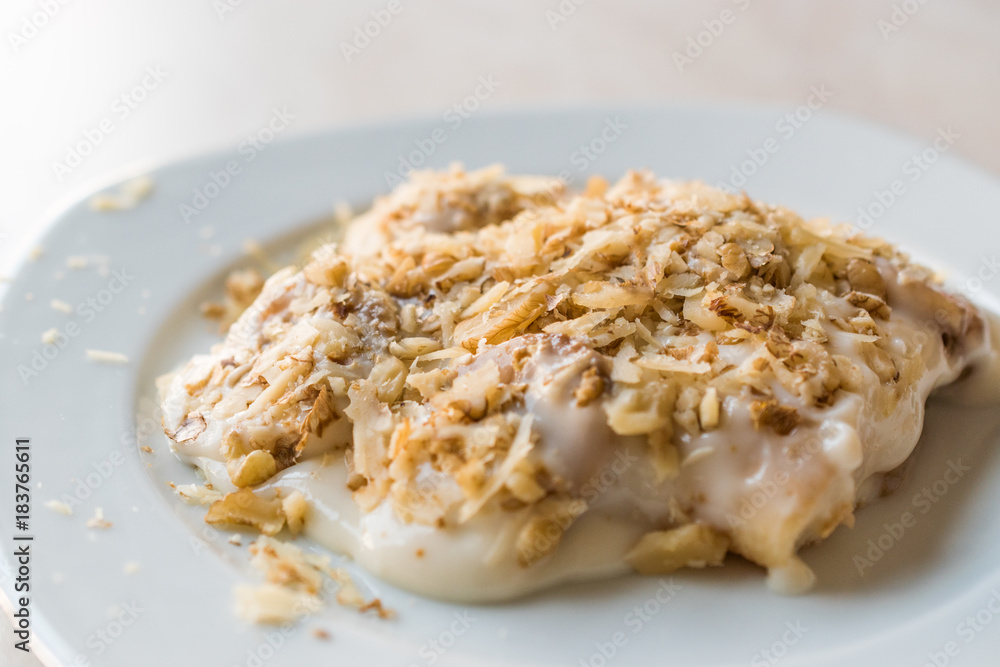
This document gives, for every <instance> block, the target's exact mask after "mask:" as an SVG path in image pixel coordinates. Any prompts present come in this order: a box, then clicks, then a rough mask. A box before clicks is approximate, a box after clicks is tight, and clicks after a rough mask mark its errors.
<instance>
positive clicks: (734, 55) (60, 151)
mask: <svg viewBox="0 0 1000 667" xmlns="http://www.w3.org/2000/svg"><path fill="white" fill-rule="evenodd" d="M0 33H2V44H0V83H2V90H3V96H4V99H6V100H7V102H6V103H4V104H2V105H0V150H2V154H0V183H2V186H0V193H2V197H0V276H5V275H10V274H11V273H12V272H13V271H14V270H15V268H16V265H17V263H18V262H19V261H20V260H21V259H22V258H23V257H24V256H25V255H26V254H27V253H28V252H29V251H30V250H31V249H32V248H33V247H34V246H35V244H36V243H37V239H38V236H39V234H40V233H41V232H43V231H44V229H45V226H46V224H47V219H48V215H49V213H50V212H51V211H52V210H53V209H54V208H58V207H59V206H60V203H61V202H62V203H65V202H66V201H67V200H71V199H73V198H76V197H78V196H80V195H82V194H85V193H86V191H87V190H89V189H91V188H92V187H94V186H95V185H99V184H101V183H103V182H106V181H108V180H109V179H112V178H115V177H116V176H118V175H122V174H123V173H124V172H125V171H126V170H127V169H128V168H129V167H130V166H133V165H136V164H137V163H139V164H146V165H151V164H157V163H162V162H164V161H169V160H173V159H175V158H179V157H184V156H188V155H191V154H195V153H200V152H203V151H207V150H212V149H225V148H233V147H235V146H237V145H238V144H239V143H240V142H242V141H244V140H245V139H246V138H247V136H248V135H250V134H251V133H256V132H257V130H258V129H260V128H261V127H262V126H264V125H265V124H266V123H267V122H268V121H269V119H271V118H272V116H273V115H274V114H275V113H276V110H277V112H279V113H281V114H283V116H284V117H287V118H288V122H287V127H285V128H283V130H282V135H283V136H285V135H289V136H290V135H294V134H299V133H302V132H309V131H314V130H317V129H320V128H326V127H343V126H348V125H351V124H355V123H370V122H373V121H378V120H382V119H393V118H398V117H403V116H412V115H423V116H427V117H431V118H439V117H443V116H444V115H445V114H447V113H449V110H452V109H453V107H454V106H455V105H456V104H460V103H462V102H463V101H464V100H465V99H466V98H468V97H469V96H470V95H475V94H476V91H477V88H478V89H479V91H480V92H483V91H487V90H488V91H489V92H488V94H485V95H481V96H480V98H479V100H478V102H477V106H479V110H477V113H496V112H502V111H504V110H509V109H524V108H534V107H543V106H548V107H551V106H563V107H571V106H581V105H588V104H599V103H614V104H616V105H621V104H625V103H629V102H636V103H647V104H650V103H651V104H672V103H684V102H692V101H695V102H713V103H719V104H727V105H743V104H755V103H757V104H769V105H782V106H788V107H789V108H791V107H796V106H799V105H801V104H803V103H805V102H806V100H807V98H808V97H809V96H810V95H811V94H814V93H815V92H816V91H823V93H824V96H825V97H826V98H828V99H827V101H826V102H825V103H824V107H825V108H828V109H833V110H837V111H841V112H847V113H850V114H855V115H858V116H862V117H865V118H868V119H871V120H874V121H878V122H881V123H883V124H886V125H890V126H893V127H895V128H898V129H899V130H902V131H905V132H908V133H910V134H913V135H915V136H916V137H918V138H920V139H923V140H924V141H926V142H930V141H932V140H933V138H934V136H935V134H936V133H937V131H938V129H939V128H943V127H951V128H952V129H953V131H954V132H955V133H957V135H958V139H957V142H956V144H955V149H954V150H955V152H956V153H958V154H960V155H962V156H964V157H966V158H968V159H971V160H972V161H973V162H975V163H978V164H979V165H980V166H983V167H985V168H987V169H989V170H991V171H993V172H994V173H996V174H1000V123H998V122H997V109H998V107H1000V76H998V66H1000V3H998V2H996V1H995V0H950V1H949V2H940V1H928V0H840V1H839V2H836V3H833V2H803V1H802V0H699V1H697V2H695V1H693V0H690V1H677V2H665V1H662V0H614V1H612V0H534V1H531V0H504V1H503V2H500V1H499V0H494V1H492V2H476V3H470V2H461V1H459V0H439V1H438V2H433V3H432V2H419V1H416V0H364V1H362V0H355V1H353V2H349V3H348V2H323V1H321V0H284V1H283V2H276V1H271V2H267V1H265V0H171V1H170V2H151V1H149V0H145V1H144V0H90V1H89V2H83V1H82V0H4V2H3V4H2V9H0ZM451 113H454V111H451ZM0 290H2V286H0ZM0 617H2V615H0ZM7 623H8V621H7V619H6V618H2V620H0V636H3V637H5V638H8V637H10V634H9V633H10V629H9V627H8V626H7ZM9 644H10V642H9V641H7V639H5V640H4V641H3V645H2V648H0V664H2V665H8V664H14V665H21V664H24V665H37V663H32V662H26V661H23V660H22V656H20V655H18V656H11V655H10V654H9V653H8V652H9V651H11V649H10V646H9Z"/></svg>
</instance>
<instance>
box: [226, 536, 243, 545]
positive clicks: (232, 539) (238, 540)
mask: <svg viewBox="0 0 1000 667" xmlns="http://www.w3.org/2000/svg"><path fill="white" fill-rule="evenodd" d="M228 541H229V543H230V544H233V545H235V546H238V547H241V546H243V538H242V537H241V536H240V534H239V533H233V534H232V535H230V536H229V540H228Z"/></svg>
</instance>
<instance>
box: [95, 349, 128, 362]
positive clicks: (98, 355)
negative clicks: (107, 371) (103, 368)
mask: <svg viewBox="0 0 1000 667" xmlns="http://www.w3.org/2000/svg"><path fill="white" fill-rule="evenodd" d="M87 358H88V359H90V360H91V361H96V362H98V363H101V364H127V363H128V357H126V356H125V355H124V354H121V353H119V352H105V351H104V350H87Z"/></svg>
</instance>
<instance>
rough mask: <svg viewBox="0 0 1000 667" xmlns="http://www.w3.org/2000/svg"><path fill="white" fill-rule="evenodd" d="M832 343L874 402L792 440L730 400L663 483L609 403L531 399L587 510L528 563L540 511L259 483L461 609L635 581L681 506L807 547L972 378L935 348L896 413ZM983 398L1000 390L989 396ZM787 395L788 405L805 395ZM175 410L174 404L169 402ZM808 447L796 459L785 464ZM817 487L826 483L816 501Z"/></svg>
mask: <svg viewBox="0 0 1000 667" xmlns="http://www.w3.org/2000/svg"><path fill="white" fill-rule="evenodd" d="M887 282H888V281H887ZM894 301H895V304H898V303H901V302H905V300H903V299H895V300H894ZM922 316H923V314H922V313H919V312H918V313H911V312H907V310H906V309H904V308H899V307H897V308H896V309H895V311H894V314H893V319H892V322H891V323H886V325H885V326H886V329H887V330H888V333H889V334H890V336H891V337H892V338H893V340H894V341H895V342H894V344H896V345H900V346H903V348H902V349H913V348H912V347H910V348H907V346H912V344H913V342H914V340H915V337H916V336H918V335H920V334H921V332H922V331H923V330H922V329H921V328H920V324H919V322H920V321H921V318H922ZM987 324H988V327H989V329H990V331H989V335H988V336H987V337H986V338H987V340H990V339H991V340H992V341H993V345H992V347H991V346H990V345H989V344H988V343H987V344H984V345H983V346H982V347H981V348H980V349H978V350H975V351H972V352H971V353H970V354H968V355H967V357H968V359H969V360H970V361H971V362H972V363H973V366H974V370H973V372H972V377H970V378H968V379H967V380H966V381H965V382H964V387H962V388H958V389H957V390H956V389H952V390H951V391H950V392H949V393H950V395H951V397H952V398H953V399H954V400H962V401H966V400H967V397H966V396H967V394H972V395H974V397H975V398H976V400H977V401H979V400H985V399H988V398H992V399H993V400H996V399H997V394H998V389H997V378H998V377H1000V361H998V355H997V350H998V349H1000V340H998V339H1000V333H998V332H1000V325H998V324H997V320H996V318H991V320H990V321H989V322H988V323H987ZM828 334H829V335H830V339H831V344H832V346H833V347H834V348H835V349H836V350H837V352H839V353H842V354H845V355H847V356H849V357H850V358H851V359H853V360H855V362H856V363H858V365H859V366H860V367H861V368H862V370H863V372H865V373H866V374H867V376H866V386H867V387H868V389H867V391H866V393H865V395H863V396H862V395H858V394H848V393H844V392H843V391H841V393H840V394H839V395H838V400H837V401H836V403H835V404H834V405H833V406H832V407H830V408H826V409H822V410H821V409H815V408H808V409H805V408H803V409H802V410H801V412H802V413H803V416H804V417H805V421H804V422H803V424H801V425H800V426H799V427H798V428H796V429H795V430H794V431H793V432H792V433H790V434H789V435H787V436H784V437H781V436H777V435H775V434H773V433H771V432H758V431H755V430H754V428H753V426H752V424H751V420H750V416H749V411H748V408H747V406H746V402H745V401H739V400H737V399H736V398H733V397H729V398H727V399H726V400H725V402H724V404H723V406H722V412H723V417H722V422H721V423H720V428H718V429H716V430H713V431H709V432H707V433H702V434H700V435H698V436H697V437H693V438H691V437H688V438H686V439H681V442H680V443H679V448H680V454H681V459H682V460H684V459H685V458H686V457H688V456H690V455H691V454H692V452H696V451H698V452H699V453H698V454H697V455H696V457H694V458H692V459H691V461H690V463H688V464H685V470H684V471H683V473H682V474H681V475H680V476H679V477H678V478H676V480H674V481H669V480H668V481H662V482H657V480H655V479H654V476H653V472H652V470H651V466H650V465H649V464H648V458H647V455H646V453H645V449H644V448H645V444H644V441H643V440H642V439H639V438H621V437H619V436H616V435H614V434H613V433H612V432H611V431H610V429H609V428H608V426H607V425H606V418H605V415H604V412H603V409H602V408H601V407H600V406H599V405H598V404H592V405H591V406H588V407H587V408H578V407H575V406H573V405H571V403H572V402H571V401H569V400H568V397H567V395H566V393H567V391H568V390H567V389H566V388H565V387H564V386H562V385H561V384H560V383H559V382H548V383H547V384H546V385H545V386H543V387H541V388H535V389H533V390H531V391H529V396H528V400H527V401H526V403H527V406H526V407H527V409H528V410H530V411H531V412H532V414H533V415H534V416H535V419H536V425H537V429H538V432H539V433H540V439H539V440H540V443H539V445H538V446H536V449H537V453H538V455H539V456H542V457H543V459H544V460H545V461H546V462H547V463H548V464H549V465H550V466H551V468H552V469H553V470H554V471H557V472H558V473H559V474H562V475H564V476H565V477H566V478H567V479H569V480H572V481H573V482H574V483H575V484H576V485H577V488H578V489H581V493H582V495H583V497H584V498H585V499H586V500H587V501H588V503H589V511H587V512H586V513H585V514H584V515H583V516H582V517H580V518H579V519H577V520H576V522H575V523H574V524H573V525H572V526H571V527H570V528H569V530H567V531H566V533H565V535H564V536H563V538H562V542H561V543H560V546H559V547H558V548H557V549H556V550H555V551H554V552H553V553H552V554H550V555H548V556H546V557H545V558H543V559H542V560H540V561H539V562H537V563H535V564H533V565H531V566H530V567H522V566H520V565H519V564H518V563H517V560H516V552H515V548H514V544H515V541H516V537H517V535H518V533H519V531H520V529H521V528H522V527H523V525H524V524H525V522H526V521H527V520H528V519H529V518H530V514H529V510H524V509H522V510H517V511H505V510H502V509H500V508H499V507H497V506H495V505H494V504H488V505H487V506H486V507H485V508H484V509H483V510H482V511H481V512H480V513H479V514H477V515H475V516H473V517H472V518H471V519H470V520H469V521H467V522H466V523H464V524H462V525H460V526H449V527H443V528H439V527H435V526H428V525H422V524H418V523H405V522H403V521H401V520H400V519H399V518H397V516H396V514H395V513H394V511H393V510H392V508H391V506H390V504H389V503H388V502H383V503H382V504H381V505H380V506H378V507H377V508H376V509H375V510H374V511H371V512H367V513H365V512H362V511H361V510H360V509H359V508H358V506H357V504H356V503H355V502H354V500H353V499H352V497H351V492H350V491H349V490H348V489H347V486H346V481H347V469H346V465H345V463H344V460H343V458H341V457H336V456H331V457H328V459H334V460H335V462H334V463H329V464H328V465H326V466H323V465H321V462H320V461H321V459H319V458H313V459H309V460H306V461H303V462H300V463H298V464H297V465H295V466H293V467H292V468H290V469H287V470H285V471H283V472H282V473H280V474H279V475H277V476H276V477H275V478H273V479H272V480H271V481H270V482H269V483H268V484H267V485H266V486H265V487H263V488H264V489H281V490H282V492H283V493H287V492H291V491H293V490H295V491H299V492H301V493H302V494H303V495H305V496H306V498H307V499H308V500H309V501H310V507H311V510H310V512H311V513H310V515H309V516H308V519H307V522H306V528H305V530H306V533H307V535H308V536H309V537H311V538H312V539H314V540H315V541H316V542H318V543H320V544H322V545H323V546H325V547H327V548H329V549H331V550H332V551H335V552H339V553H343V554H347V555H349V556H350V557H352V558H353V559H354V560H355V561H357V562H358V563H359V564H360V565H361V566H362V567H364V568H365V569H366V570H368V571H369V572H371V573H372V574H374V575H376V576H378V577H380V578H382V579H384V580H385V581H388V582H390V583H393V584H395V585H398V586H400V587H402V588H405V589H408V590H411V591H414V592H416V593H420V594H423V595H427V596H431V597H436V598H442V599H450V600H463V601H477V602H482V601H490V600H501V599H506V598H512V597H516V596H519V595H523V594H525V593H528V592H531V591H535V590H539V589H542V588H546V587H549V586H551V585H554V584H556V583H559V582H564V581H572V580H585V579H597V578H604V577H610V576H613V575H617V574H620V573H622V572H625V571H627V570H628V569H629V568H628V567H627V565H626V564H625V563H624V561H623V557H624V555H625V554H626V553H627V552H628V551H629V549H630V548H631V547H632V546H633V545H634V544H635V543H636V541H637V540H638V539H639V537H640V536H641V535H643V534H644V533H645V532H647V531H649V530H655V529H659V528H664V527H667V526H669V525H670V517H671V516H672V514H671V512H672V511H673V509H672V505H674V506H676V504H677V503H680V505H681V506H683V507H684V508H686V509H687V510H688V511H689V512H690V515H691V517H692V518H694V519H697V520H700V521H703V522H706V523H708V524H710V525H713V526H717V527H719V528H721V529H724V530H730V531H738V530H746V531H755V530H760V531H763V532H764V534H767V533H768V532H773V531H774V528H775V525H777V524H776V523H775V522H778V524H781V525H784V524H787V525H788V530H791V531H792V535H793V536H794V541H795V544H796V545H797V544H801V543H802V542H804V541H808V540H811V539H814V538H816V537H818V536H820V535H821V534H823V533H824V529H823V526H824V525H825V524H827V523H829V522H830V520H831V517H834V516H835V510H836V508H837V507H838V506H843V505H844V504H845V503H846V504H847V505H848V506H849V508H853V507H854V506H855V504H856V503H857V502H861V503H864V502H867V501H868V500H870V499H871V498H874V497H875V496H877V495H878V494H879V492H880V491H881V488H882V484H883V476H884V474H885V473H888V472H890V471H892V470H893V469H895V468H897V467H898V466H899V465H901V464H902V463H903V462H904V461H905V460H906V459H907V457H908V456H909V455H910V453H911V452H912V451H913V448H914V447H915V445H916V443H917V440H918V438H919V436H920V431H921V427H922V423H923V413H924V401H925V400H926V399H927V397H928V395H929V394H930V393H931V391H932V390H933V389H935V387H937V386H939V385H941V384H944V383H947V382H950V381H952V380H954V379H955V378H956V377H957V376H958V375H959V373H960V372H961V369H962V367H961V366H960V365H959V364H958V363H950V362H949V360H948V359H947V358H946V356H945V354H944V353H943V347H942V346H941V345H940V344H939V343H936V344H935V343H933V339H932V340H931V343H930V344H925V345H923V346H922V349H923V350H924V352H923V360H922V361H923V363H924V364H926V368H927V370H926V372H924V373H922V374H921V376H920V380H919V381H918V382H917V384H916V386H914V387H913V388H912V390H911V391H909V392H908V394H907V395H905V396H904V397H903V398H902V399H901V400H900V403H899V404H898V406H897V407H896V408H895V409H892V410H888V411H885V410H883V409H882V406H883V402H884V401H885V400H887V399H886V395H887V392H888V391H890V390H889V389H888V388H887V387H883V386H882V385H880V384H879V380H878V378H877V377H876V376H875V375H874V372H872V371H871V370H869V369H868V368H867V367H866V366H865V365H864V364H863V363H861V362H860V359H861V356H860V355H861V353H860V345H862V344H861V343H859V342H857V340H856V339H855V338H852V337H850V336H849V335H846V334H841V333H840V332H838V331H837V330H836V329H835V327H833V326H832V325H829V327H828ZM738 347H739V346H732V348H733V349H729V350H726V349H723V354H729V355H732V356H733V357H734V358H733V361H734V363H737V362H738V360H739V359H738V358H739V357H741V356H745V354H746V352H747V350H740V349H737V348H738ZM550 379H551V378H550ZM985 393H989V396H987V397H985V398H984V397H983V394H985ZM779 397H780V398H782V399H783V400H787V401H788V402H789V403H792V404H795V403H794V401H795V400H797V399H795V398H794V397H791V396H788V395H784V396H779ZM165 409H166V410H167V411H168V412H169V411H170V403H169V401H168V402H167V403H166V404H165ZM199 441H201V442H206V441H208V442H210V441H211V438H199ZM862 443H865V444H864V446H862ZM192 444H193V443H192ZM177 449H178V450H179V454H180V455H181V456H182V458H185V459H186V460H189V461H191V462H193V463H195V464H197V465H199V466H200V467H201V468H202V469H203V470H204V471H205V474H206V476H207V477H208V479H209V480H210V481H211V482H212V483H213V484H214V485H215V486H216V487H217V488H218V489H220V490H223V491H227V490H233V486H232V484H231V483H230V481H229V478H228V475H227V473H226V467H225V464H224V463H222V462H221V455H220V454H219V452H218V451H217V450H216V451H211V449H210V448H206V447H201V446H198V447H196V448H192V449H185V448H184V446H183V445H182V446H178V447H177ZM796 451H797V452H798V454H797V456H791V455H789V452H796ZM817 488H822V489H824V490H823V491H822V492H820V493H819V495H817ZM838 522H839V521H835V522H834V523H838ZM830 528H832V525H831V526H830ZM769 565H771V568H770V569H771V574H770V577H769V582H770V583H771V585H772V586H773V587H775V588H779V589H781V590H783V591H786V592H797V591H799V590H801V589H802V588H804V587H807V586H808V585H809V583H811V573H810V572H809V571H808V568H806V567H805V566H804V565H803V564H802V563H801V561H799V560H798V559H797V558H795V557H794V552H792V553H790V554H789V558H788V559H787V560H785V561H784V562H780V563H778V562H776V563H771V564H769Z"/></svg>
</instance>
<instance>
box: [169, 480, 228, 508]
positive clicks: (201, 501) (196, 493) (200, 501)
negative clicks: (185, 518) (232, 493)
mask: <svg viewBox="0 0 1000 667" xmlns="http://www.w3.org/2000/svg"><path fill="white" fill-rule="evenodd" d="M171 488H173V490H174V493H176V494H177V495H178V496H180V497H181V499H182V500H183V501H184V502H186V503H188V504H190V505H210V504H212V503H214V502H215V501H217V500H221V499H222V494H221V493H220V492H219V491H216V490H215V489H210V488H208V487H206V486H201V485H200V484H178V485H176V486H174V485H171Z"/></svg>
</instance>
